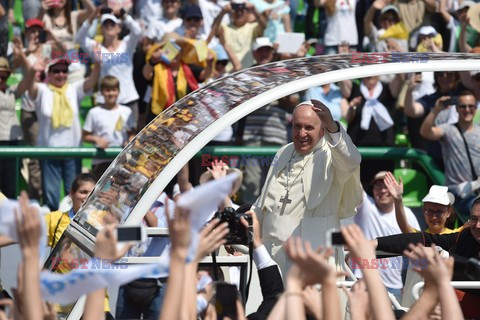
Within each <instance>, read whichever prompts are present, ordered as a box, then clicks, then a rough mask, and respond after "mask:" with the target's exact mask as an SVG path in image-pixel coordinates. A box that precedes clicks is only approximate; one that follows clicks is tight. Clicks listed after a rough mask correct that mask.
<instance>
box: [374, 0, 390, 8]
mask: <svg viewBox="0 0 480 320" xmlns="http://www.w3.org/2000/svg"><path fill="white" fill-rule="evenodd" d="M372 5H373V7H374V8H375V9H377V10H382V9H383V8H384V7H385V6H386V5H387V1H385V0H375V1H374V2H373V4H372Z"/></svg>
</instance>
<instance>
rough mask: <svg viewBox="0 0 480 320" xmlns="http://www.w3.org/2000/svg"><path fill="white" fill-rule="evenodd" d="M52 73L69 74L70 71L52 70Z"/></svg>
mask: <svg viewBox="0 0 480 320" xmlns="http://www.w3.org/2000/svg"><path fill="white" fill-rule="evenodd" d="M50 72H51V73H54V74H59V73H65V74H67V73H68V69H52V70H50Z"/></svg>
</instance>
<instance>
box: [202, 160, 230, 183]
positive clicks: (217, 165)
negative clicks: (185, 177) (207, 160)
mask: <svg viewBox="0 0 480 320" xmlns="http://www.w3.org/2000/svg"><path fill="white" fill-rule="evenodd" d="M207 170H208V172H210V173H211V174H212V177H213V179H215V180H217V179H221V178H223V177H225V176H226V175H227V170H228V166H227V164H226V163H224V162H223V161H218V160H213V161H212V169H210V168H207Z"/></svg>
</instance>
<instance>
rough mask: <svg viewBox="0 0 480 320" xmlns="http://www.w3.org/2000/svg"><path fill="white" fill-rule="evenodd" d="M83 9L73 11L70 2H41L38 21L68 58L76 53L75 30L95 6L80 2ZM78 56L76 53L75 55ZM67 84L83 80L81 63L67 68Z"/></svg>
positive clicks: (44, 0)
mask: <svg viewBox="0 0 480 320" xmlns="http://www.w3.org/2000/svg"><path fill="white" fill-rule="evenodd" d="M81 2H82V5H83V7H84V9H82V10H73V7H72V3H73V2H72V1H67V0H59V1H53V0H42V7H41V9H40V12H39V13H38V19H40V20H43V22H44V23H45V29H47V30H50V31H51V33H52V34H53V35H54V36H55V38H56V39H58V40H59V41H60V42H61V43H62V44H63V48H64V49H65V50H66V53H67V54H68V56H69V57H72V54H73V53H77V49H76V48H75V35H76V34H77V30H78V28H79V26H81V25H82V23H83V22H84V21H85V20H87V18H88V17H89V16H90V15H91V14H93V13H94V12H95V5H94V4H93V3H92V1H91V0H81ZM77 54H78V53H77ZM68 71H69V79H68V81H69V82H73V81H77V80H80V79H83V77H84V75H85V66H84V65H83V64H81V63H73V64H71V65H70V66H69V70H68Z"/></svg>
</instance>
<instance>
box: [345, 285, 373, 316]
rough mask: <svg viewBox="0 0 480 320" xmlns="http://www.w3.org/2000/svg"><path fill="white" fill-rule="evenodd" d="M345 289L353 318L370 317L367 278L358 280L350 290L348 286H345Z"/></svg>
mask: <svg viewBox="0 0 480 320" xmlns="http://www.w3.org/2000/svg"><path fill="white" fill-rule="evenodd" d="M343 290H344V291H345V294H346V295H347V297H348V305H349V307H350V314H351V315H352V319H354V318H356V319H370V312H369V309H370V308H369V298H368V292H367V284H366V283H365V280H364V279H360V280H358V281H357V282H355V284H354V285H353V287H352V288H351V289H350V290H347V288H345V286H343ZM357 315H358V316H357Z"/></svg>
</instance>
